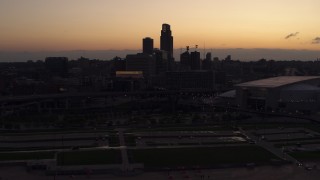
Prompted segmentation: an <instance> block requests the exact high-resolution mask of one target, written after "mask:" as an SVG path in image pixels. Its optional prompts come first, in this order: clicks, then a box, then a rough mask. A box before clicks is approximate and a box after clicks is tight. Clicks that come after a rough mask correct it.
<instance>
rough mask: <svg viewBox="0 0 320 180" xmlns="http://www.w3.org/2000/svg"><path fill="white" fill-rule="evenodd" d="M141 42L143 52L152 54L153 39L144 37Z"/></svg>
mask: <svg viewBox="0 0 320 180" xmlns="http://www.w3.org/2000/svg"><path fill="white" fill-rule="evenodd" d="M142 44H143V53H144V54H152V53H153V39H152V38H149V37H146V38H144V39H143V40H142Z"/></svg>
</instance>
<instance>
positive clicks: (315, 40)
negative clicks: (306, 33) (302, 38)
mask: <svg viewBox="0 0 320 180" xmlns="http://www.w3.org/2000/svg"><path fill="white" fill-rule="evenodd" d="M312 44H320V37H316V38H314V39H313V40H312Z"/></svg>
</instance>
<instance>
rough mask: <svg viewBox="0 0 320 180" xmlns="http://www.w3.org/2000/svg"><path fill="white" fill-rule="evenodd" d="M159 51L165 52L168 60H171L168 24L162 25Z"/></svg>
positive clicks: (170, 36) (170, 37) (171, 38)
mask: <svg viewBox="0 0 320 180" xmlns="http://www.w3.org/2000/svg"><path fill="white" fill-rule="evenodd" d="M160 50H163V51H167V52H168V55H169V57H168V58H169V59H172V58H173V37H172V33H171V29H170V25H169V24H162V30H161V36H160Z"/></svg>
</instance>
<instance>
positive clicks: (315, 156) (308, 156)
mask: <svg viewBox="0 0 320 180" xmlns="http://www.w3.org/2000/svg"><path fill="white" fill-rule="evenodd" d="M289 155H290V156H292V157H294V158H296V159H299V160H319V159H320V151H313V152H292V153H289Z"/></svg>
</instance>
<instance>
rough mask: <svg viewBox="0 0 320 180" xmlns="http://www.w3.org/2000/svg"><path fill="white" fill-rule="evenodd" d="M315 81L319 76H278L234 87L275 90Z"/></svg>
mask: <svg viewBox="0 0 320 180" xmlns="http://www.w3.org/2000/svg"><path fill="white" fill-rule="evenodd" d="M315 79H320V76H279V77H273V78H267V79H261V80H256V81H249V82H245V83H241V84H237V85H236V86H237V87H253V88H277V87H282V86H287V85H291V84H296V83H300V82H305V81H309V80H315Z"/></svg>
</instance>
